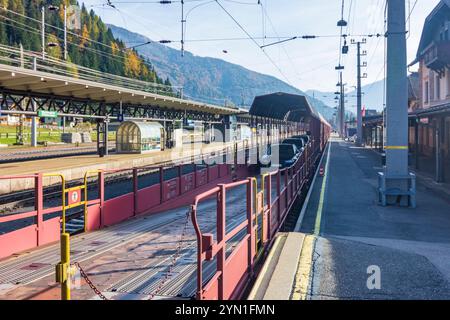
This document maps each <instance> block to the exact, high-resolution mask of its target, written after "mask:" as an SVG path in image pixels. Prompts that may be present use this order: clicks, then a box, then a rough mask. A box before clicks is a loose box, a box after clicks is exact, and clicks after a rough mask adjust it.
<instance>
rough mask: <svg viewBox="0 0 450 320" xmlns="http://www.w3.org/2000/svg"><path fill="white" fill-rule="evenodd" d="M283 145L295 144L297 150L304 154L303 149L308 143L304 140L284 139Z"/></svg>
mask: <svg viewBox="0 0 450 320" xmlns="http://www.w3.org/2000/svg"><path fill="white" fill-rule="evenodd" d="M281 143H282V144H293V145H295V146H296V147H297V149H298V150H299V151H300V152H302V151H303V148H305V146H306V143H305V140H303V139H302V138H288V139H284V140H283V141H282V142H281Z"/></svg>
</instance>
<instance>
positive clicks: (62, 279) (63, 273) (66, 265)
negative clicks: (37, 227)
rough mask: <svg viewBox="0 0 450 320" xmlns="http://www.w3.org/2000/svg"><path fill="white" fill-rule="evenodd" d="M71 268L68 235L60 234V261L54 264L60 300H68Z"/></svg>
mask: <svg viewBox="0 0 450 320" xmlns="http://www.w3.org/2000/svg"><path fill="white" fill-rule="evenodd" d="M72 274H73V270H72V268H71V265H70V235H69V234H68V233H62V234H61V262H60V263H58V264H57V265H56V282H58V283H60V284H61V300H70V281H71V275H72Z"/></svg>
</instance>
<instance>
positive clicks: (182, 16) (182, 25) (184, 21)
mask: <svg viewBox="0 0 450 320" xmlns="http://www.w3.org/2000/svg"><path fill="white" fill-rule="evenodd" d="M188 14H189V13H188ZM185 23H186V19H185V18H184V0H181V56H182V57H184V24H185Z"/></svg>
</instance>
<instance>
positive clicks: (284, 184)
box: [191, 143, 322, 300]
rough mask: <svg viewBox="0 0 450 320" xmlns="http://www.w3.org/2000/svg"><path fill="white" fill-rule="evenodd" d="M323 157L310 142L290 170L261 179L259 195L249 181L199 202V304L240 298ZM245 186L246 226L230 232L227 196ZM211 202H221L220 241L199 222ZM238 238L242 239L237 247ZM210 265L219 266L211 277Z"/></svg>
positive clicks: (195, 205)
mask: <svg viewBox="0 0 450 320" xmlns="http://www.w3.org/2000/svg"><path fill="white" fill-rule="evenodd" d="M321 152H322V150H321V147H320V146H319V145H315V144H311V143H310V144H309V145H308V146H307V147H306V148H305V150H304V152H303V154H302V155H301V157H299V159H298V160H297V162H296V163H295V164H293V165H292V166H291V167H288V168H284V169H281V170H276V171H274V172H268V173H265V174H263V175H261V177H260V179H259V180H260V191H258V188H257V185H258V183H257V182H256V179H255V178H247V179H246V180H242V181H238V182H235V183H229V184H220V185H218V186H217V187H215V188H213V189H211V190H209V191H207V192H205V193H203V194H200V195H198V196H197V197H196V198H195V200H194V203H193V205H192V208H191V220H192V223H193V226H194V229H195V233H196V237H197V292H196V296H197V299H200V300H214V299H219V300H223V299H239V298H241V295H242V294H243V292H244V289H245V287H246V286H247V285H248V283H249V282H250V281H251V280H252V278H253V277H254V270H255V267H256V264H257V263H258V261H260V258H261V257H262V256H263V255H265V254H266V253H267V251H268V249H269V248H270V246H271V245H272V243H273V240H274V239H275V235H276V233H277V232H278V230H279V228H280V227H281V226H282V225H283V223H284V221H285V220H286V217H287V215H288V213H289V211H290V209H291V208H292V206H293V204H294V202H295V200H296V199H297V197H298V195H299V194H300V193H301V191H302V190H303V189H304V187H305V185H306V184H307V183H308V181H309V180H310V178H311V176H312V174H313V173H314V172H315V169H316V164H317V163H318V160H319V158H320V155H321ZM255 182H256V183H255ZM244 186H245V188H246V196H245V201H246V203H245V208H246V209H245V216H244V217H243V222H242V223H240V224H239V225H237V226H235V227H234V228H233V229H231V230H228V228H227V226H228V225H227V220H226V216H227V204H226V194H227V192H229V191H230V190H232V189H234V188H239V187H241V188H242V187H244ZM212 197H216V202H217V203H216V208H217V214H216V219H217V221H216V224H217V226H216V232H215V233H216V238H217V239H214V235H213V234H211V233H202V230H201V228H200V222H199V218H198V213H199V210H200V204H201V203H202V202H203V201H205V200H206V199H211V198H212ZM233 210H235V209H233ZM237 235H240V237H239V240H238V242H237V243H236V239H235V237H236V236H237ZM230 240H233V243H230ZM230 247H231V248H232V250H231V252H230ZM226 250H228V252H226ZM205 263H213V264H215V267H214V268H213V273H212V274H211V273H209V274H204V269H205V268H204V264H205Z"/></svg>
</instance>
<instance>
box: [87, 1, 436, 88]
mask: <svg viewBox="0 0 450 320" xmlns="http://www.w3.org/2000/svg"><path fill="white" fill-rule="evenodd" d="M415 1H416V0H409V1H408V0H406V3H407V10H408V2H410V3H411V6H412V5H413V4H414V2H415ZM83 2H84V3H85V5H86V7H87V8H88V9H90V8H92V9H94V11H95V12H96V13H97V14H99V15H100V16H101V17H102V19H103V20H104V21H105V22H107V23H112V24H115V25H118V26H121V27H125V28H127V29H129V30H131V31H134V32H138V33H141V34H143V35H145V36H148V37H149V38H151V39H153V40H163V39H164V40H167V39H169V40H173V41H175V42H174V43H172V44H170V46H171V47H174V48H177V49H179V48H180V40H181V24H180V20H181V5H180V3H179V2H175V3H172V4H168V5H161V4H159V3H154V2H155V0H117V1H114V0H111V2H112V3H113V4H114V5H115V6H116V8H117V9H112V8H110V7H107V6H105V3H106V0H86V1H83ZM219 2H220V3H221V4H222V5H223V6H224V7H225V8H226V10H227V11H228V12H229V13H230V14H231V15H232V16H233V17H234V18H235V19H236V20H237V21H238V22H239V23H240V24H241V25H242V26H243V27H244V29H245V30H246V31H247V32H248V33H249V34H250V35H252V36H253V37H255V40H256V42H258V43H259V44H260V45H262V44H263V43H266V44H267V43H270V42H273V41H276V40H277V39H276V37H291V36H298V35H319V36H326V37H322V38H318V39H313V40H293V41H290V42H286V43H284V44H283V45H276V46H271V47H267V48H266V49H265V52H266V53H267V55H268V56H269V57H270V59H269V58H268V57H267V56H266V55H265V54H264V53H263V52H262V50H261V49H260V48H258V46H257V45H256V44H255V43H254V42H252V41H251V40H249V39H243V40H217V41H196V40H206V39H230V38H246V37H247V36H246V34H245V33H244V32H243V31H242V30H241V29H240V28H239V27H238V26H237V25H236V23H235V22H234V21H233V20H232V19H231V18H230V17H229V16H228V15H227V13H226V12H225V11H223V9H222V8H221V7H220V6H219V5H218V4H217V3H216V1H209V0H185V13H187V12H189V11H190V10H191V9H192V11H190V12H189V14H188V16H187V19H186V20H187V23H186V50H188V51H190V52H192V53H193V54H196V55H199V56H210V57H216V58H221V59H224V60H227V61H229V62H232V63H236V64H240V65H242V66H244V67H246V68H249V69H251V70H255V71H258V72H262V73H266V74H271V75H274V76H276V77H278V78H280V79H281V80H284V81H286V82H288V83H290V84H292V85H293V86H295V87H297V88H299V89H301V90H310V89H314V90H320V91H335V84H336V80H337V72H336V71H335V70H334V66H335V65H337V63H338V55H339V50H338V49H339V37H337V35H338V34H339V28H338V27H337V26H336V23H337V20H339V19H340V16H341V0H313V1H312V0H261V3H262V6H261V5H257V2H258V0H219ZM384 3H385V0H345V9H344V11H345V13H344V16H345V19H346V20H348V21H349V30H348V31H347V33H348V34H352V35H366V34H375V33H382V32H383V28H384ZM438 3H439V0H418V1H417V4H416V6H415V9H414V11H413V13H412V14H411V19H410V21H409V23H408V26H407V27H408V29H410V33H409V36H408V37H409V38H408V60H409V61H412V60H413V59H414V56H415V54H416V50H417V46H418V43H419V39H420V35H421V32H422V27H423V22H424V20H425V18H426V16H427V15H428V14H429V13H430V12H431V10H432V9H433V8H434V7H435V6H436V5H437V4H438ZM350 4H351V10H350ZM196 6H198V7H196ZM194 7H195V8H194ZM263 17H264V21H263ZM349 17H350V19H349ZM264 36H265V37H266V39H262V38H263V37H264ZM353 38H354V39H356V40H358V39H360V38H361V37H356V36H355V37H353ZM349 39H350V38H349ZM150 45H151V44H150ZM363 49H365V50H367V57H366V58H365V59H364V60H363V61H367V63H368V67H367V68H366V70H365V71H364V72H367V74H368V78H367V79H364V80H363V85H364V84H369V83H371V82H374V81H376V80H381V79H383V64H384V39H383V38H376V37H373V38H367V44H365V46H364V48H363ZM223 50H226V51H227V53H224V52H223ZM355 51H356V48H355V46H350V53H349V54H348V55H345V56H343V64H344V65H345V71H344V81H345V82H346V83H348V85H349V86H348V87H349V88H351V86H353V85H355V84H356V54H355ZM270 60H272V61H273V62H274V63H272V62H271V61H270ZM280 70H281V71H280Z"/></svg>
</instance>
